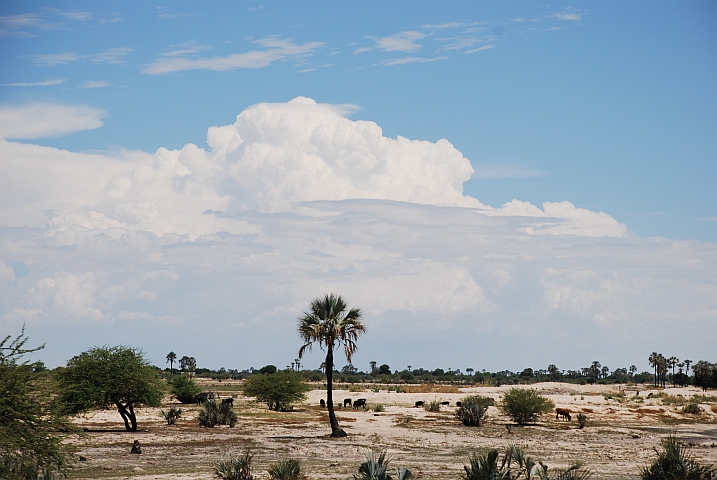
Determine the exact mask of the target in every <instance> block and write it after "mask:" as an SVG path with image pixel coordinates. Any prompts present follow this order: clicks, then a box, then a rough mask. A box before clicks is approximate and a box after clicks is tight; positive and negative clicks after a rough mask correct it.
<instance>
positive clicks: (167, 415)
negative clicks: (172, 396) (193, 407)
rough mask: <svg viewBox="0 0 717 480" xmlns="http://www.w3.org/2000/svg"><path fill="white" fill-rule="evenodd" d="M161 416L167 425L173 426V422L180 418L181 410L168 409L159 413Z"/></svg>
mask: <svg viewBox="0 0 717 480" xmlns="http://www.w3.org/2000/svg"><path fill="white" fill-rule="evenodd" d="M161 414H162V416H163V417H164V419H165V420H167V425H174V422H176V421H177V420H179V417H181V416H182V409H181V408H177V407H169V410H168V411H166V412H165V411H164V410H162V411H161Z"/></svg>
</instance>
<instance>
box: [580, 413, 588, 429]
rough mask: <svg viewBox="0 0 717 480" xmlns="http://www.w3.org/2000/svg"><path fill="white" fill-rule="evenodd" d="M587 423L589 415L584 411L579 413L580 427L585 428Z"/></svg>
mask: <svg viewBox="0 0 717 480" xmlns="http://www.w3.org/2000/svg"><path fill="white" fill-rule="evenodd" d="M586 423H588V417H587V416H586V415H584V414H582V413H578V428H580V429H583V428H585V424H586Z"/></svg>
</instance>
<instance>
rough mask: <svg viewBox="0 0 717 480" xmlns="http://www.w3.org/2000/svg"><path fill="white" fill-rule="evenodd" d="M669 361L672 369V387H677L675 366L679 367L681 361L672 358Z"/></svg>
mask: <svg viewBox="0 0 717 480" xmlns="http://www.w3.org/2000/svg"><path fill="white" fill-rule="evenodd" d="M667 361H668V362H669V365H670V367H672V386H673V387H675V386H676V384H675V365H677V362H679V361H680V359H679V358H677V357H670V358H668V359H667Z"/></svg>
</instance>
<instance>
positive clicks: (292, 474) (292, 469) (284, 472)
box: [269, 458, 306, 480]
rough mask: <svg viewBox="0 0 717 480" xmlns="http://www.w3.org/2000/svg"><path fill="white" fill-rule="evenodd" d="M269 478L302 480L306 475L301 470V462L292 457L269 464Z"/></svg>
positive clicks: (274, 479) (273, 479) (275, 479)
mask: <svg viewBox="0 0 717 480" xmlns="http://www.w3.org/2000/svg"><path fill="white" fill-rule="evenodd" d="M269 478H270V479H271V480H303V479H305V478H306V476H304V474H303V473H302V471H301V463H300V462H299V461H298V460H295V459H293V458H292V459H289V460H281V461H279V462H277V463H274V464H272V465H270V466H269Z"/></svg>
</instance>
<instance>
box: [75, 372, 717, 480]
mask: <svg viewBox="0 0 717 480" xmlns="http://www.w3.org/2000/svg"><path fill="white" fill-rule="evenodd" d="M206 388H207V389H208V390H216V391H219V392H220V394H221V396H222V398H224V397H228V396H232V395H234V396H235V402H234V404H235V411H236V412H237V414H238V415H239V422H238V424H237V426H236V427H234V428H232V429H230V428H228V427H226V426H222V427H216V428H213V429H209V428H201V427H199V426H198V424H197V421H196V416H197V414H198V412H199V407H195V406H181V408H182V409H183V411H184V413H183V415H182V418H181V420H180V421H178V422H177V423H176V424H175V425H172V426H168V425H167V424H166V421H164V419H163V418H162V417H161V415H160V413H159V409H153V408H144V409H140V410H139V412H138V423H139V428H140V430H141V431H138V432H125V431H124V425H123V423H122V421H121V418H120V416H119V414H118V413H117V412H115V411H102V412H94V413H92V414H88V415H85V416H81V417H77V418H76V422H77V423H78V425H80V426H82V427H84V428H85V429H86V430H87V433H86V435H85V436H84V437H83V438H81V439H79V440H71V441H72V442H73V443H75V444H76V446H77V456H78V458H79V456H80V455H81V456H82V457H83V458H86V460H82V461H78V462H77V463H76V464H75V467H76V468H75V469H74V470H73V472H72V473H71V478H107V479H125V478H139V479H147V480H148V479H176V480H180V479H181V480H183V479H200V478H203V479H209V478H212V466H213V464H214V462H216V461H217V460H219V459H220V458H221V456H222V455H223V454H225V453H227V452H232V453H241V452H243V451H244V450H245V449H247V448H250V449H251V450H252V452H254V453H255V459H254V460H255V468H254V472H255V478H268V475H267V473H266V468H267V466H268V465H269V464H271V463H273V462H276V461H277V460H281V459H286V458H298V459H300V460H301V462H302V465H303V466H304V470H305V471H306V473H307V474H308V476H309V478H311V479H350V478H352V474H354V473H356V469H357V467H358V465H359V464H360V463H361V462H362V461H363V460H364V459H365V455H366V451H367V449H368V448H378V449H385V450H388V451H389V455H390V457H392V459H393V461H392V463H391V464H392V465H393V466H394V467H397V466H405V467H408V468H410V469H411V470H412V471H413V472H414V475H416V477H417V478H421V479H455V480H457V479H459V478H460V474H461V472H462V471H463V469H462V466H463V465H465V464H466V463H467V461H468V457H469V455H470V454H471V452H474V451H482V450H485V449H489V448H498V449H503V448H505V447H507V446H508V445H511V444H518V445H521V446H523V447H524V449H525V451H526V453H527V454H528V455H530V456H532V457H533V458H535V459H541V460H542V461H543V462H544V463H546V464H548V465H549V466H551V467H564V466H566V465H568V464H569V463H571V462H572V461H575V460H582V461H583V462H584V463H585V464H586V466H587V467H588V468H589V469H590V470H591V471H592V472H593V477H592V478H593V479H618V478H637V474H638V472H639V468H640V467H641V466H644V465H646V464H648V463H649V461H650V460H651V458H653V457H654V450H653V448H655V447H657V446H658V445H659V443H660V439H662V438H664V437H665V436H666V435H668V434H671V433H676V434H677V435H678V436H679V437H680V438H681V439H682V440H683V441H685V442H687V443H689V444H690V445H691V446H692V454H693V455H694V456H695V457H696V458H697V459H699V460H700V461H702V462H704V463H708V464H717V412H713V411H712V410H711V407H713V406H714V405H717V392H708V395H711V397H710V399H709V400H707V401H703V402H702V403H701V407H702V409H703V413H701V414H699V415H690V414H685V413H682V411H681V409H682V406H681V405H677V404H674V403H671V402H670V400H673V401H677V402H678V403H679V402H680V401H681V400H682V399H686V398H691V397H692V396H693V395H694V394H702V392H701V391H699V390H697V389H694V388H677V389H672V388H668V389H665V390H660V392H663V395H671V396H674V397H668V399H667V401H665V398H664V397H662V398H647V397H648V396H649V395H650V393H653V394H656V393H658V390H640V392H639V396H637V397H636V396H635V394H636V391H635V389H636V387H625V386H614V385H610V386H601V385H593V386H590V385H585V386H580V385H572V384H564V383H541V384H536V385H534V386H532V388H534V389H536V390H538V391H539V392H540V393H542V394H543V395H545V396H547V397H548V398H550V399H551V400H553V402H554V403H555V404H556V406H557V407H564V408H569V409H570V410H571V412H573V413H574V416H573V420H572V421H571V422H567V421H561V420H556V419H555V416H554V415H545V416H544V417H543V418H541V420H540V421H539V422H538V423H537V424H536V425H534V426H527V427H512V428H511V429H510V432H509V431H508V429H507V428H506V425H508V424H510V423H511V422H510V421H509V419H508V418H506V417H503V416H502V415H500V413H499V412H498V410H497V409H496V408H495V407H490V408H489V410H488V420H487V422H486V424H485V425H484V426H482V427H465V426H463V425H461V424H460V423H459V422H458V421H457V420H456V419H455V417H454V413H455V410H456V408H455V402H456V401H457V400H460V399H462V398H463V397H465V396H466V395H469V394H475V393H477V394H480V395H484V396H491V397H493V398H494V399H496V401H497V400H499V399H500V397H501V395H502V394H503V393H504V392H505V391H506V390H507V389H508V388H510V387H507V386H504V387H478V388H464V389H460V391H459V392H458V393H396V392H388V391H386V390H380V391H374V390H372V389H366V390H365V391H362V392H356V391H354V392H349V391H348V390H341V389H338V390H335V391H334V399H335V402H336V403H339V402H340V401H341V400H343V399H344V398H349V397H350V398H353V399H356V398H366V400H367V402H368V405H369V409H367V410H353V409H344V408H338V409H337V416H338V418H339V423H340V424H341V426H342V428H344V430H345V431H346V432H347V433H348V437H347V438H343V439H331V438H329V437H328V434H329V433H330V429H329V427H328V414H327V413H326V410H325V409H321V408H320V407H319V400H320V399H321V398H324V395H325V391H323V390H313V391H311V392H309V394H308V398H307V400H306V402H304V403H302V404H299V405H297V406H296V410H295V411H294V412H288V413H279V412H271V411H269V410H268V409H267V408H266V406H265V405H262V404H258V403H257V402H255V401H253V399H251V398H245V397H242V396H241V394H239V393H238V392H237V385H236V384H233V382H222V383H214V384H212V385H206ZM624 390H627V391H625V392H624V393H626V396H625V398H624V399H621V398H620V397H619V395H618V396H616V397H614V398H612V399H610V398H607V399H606V396H609V395H613V396H615V395H616V394H619V393H620V392H621V391H624ZM679 395H681V396H682V397H679ZM418 400H423V401H425V402H429V401H431V400H439V401H449V402H450V406H448V407H442V409H441V411H440V412H435V413H434V412H428V411H426V410H424V409H422V408H415V407H414V403H415V402H416V401H418ZM376 404H382V405H383V406H384V411H382V412H375V411H374V410H373V406H374V405H376ZM715 410H717V407H715ZM578 412H583V413H584V414H585V415H587V416H588V419H589V420H588V424H587V426H586V427H585V428H584V429H582V430H580V429H578V428H577V421H576V419H575V416H576V415H577V413H578ZM134 440H139V442H140V444H141V446H142V454H141V455H130V453H129V452H130V449H131V446H132V442H133V441H134Z"/></svg>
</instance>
